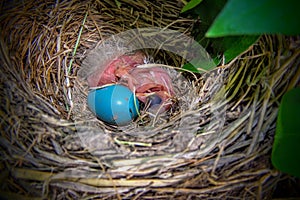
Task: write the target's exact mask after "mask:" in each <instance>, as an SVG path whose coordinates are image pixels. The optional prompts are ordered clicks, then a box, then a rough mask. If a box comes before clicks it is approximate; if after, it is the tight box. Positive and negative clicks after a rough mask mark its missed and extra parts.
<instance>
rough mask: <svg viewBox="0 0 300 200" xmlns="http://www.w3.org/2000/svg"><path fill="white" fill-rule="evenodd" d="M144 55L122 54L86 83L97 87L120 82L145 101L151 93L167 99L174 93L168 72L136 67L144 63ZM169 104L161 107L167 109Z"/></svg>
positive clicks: (139, 53)
mask: <svg viewBox="0 0 300 200" xmlns="http://www.w3.org/2000/svg"><path fill="white" fill-rule="evenodd" d="M144 58H145V55H144V54H143V53H141V52H136V53H135V54H133V55H122V56H120V57H118V58H116V59H114V60H113V61H112V62H110V63H109V64H108V65H107V67H106V68H105V69H104V70H103V69H102V70H101V69H99V70H98V71H96V72H95V73H94V74H92V75H91V76H90V77H88V84H89V86H90V87H97V86H101V85H105V84H110V83H121V84H123V85H126V86H128V87H129V89H130V90H131V91H133V92H135V94H136V97H137V98H138V99H139V100H140V101H142V102H144V103H146V101H147V97H148V96H149V95H152V94H156V95H158V96H159V97H160V98H161V100H162V102H165V101H167V100H168V99H170V98H172V96H173V95H174V89H173V87H172V80H171V78H170V76H169V74H168V73H167V72H166V71H165V70H164V69H162V68H159V67H154V68H147V69H145V68H137V66H138V65H142V64H144ZM169 107H170V105H166V106H164V107H163V109H162V111H164V110H167V109H168V108H169Z"/></svg>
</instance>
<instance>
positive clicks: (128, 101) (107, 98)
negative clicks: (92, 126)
mask: <svg viewBox="0 0 300 200" xmlns="http://www.w3.org/2000/svg"><path fill="white" fill-rule="evenodd" d="M87 101H88V106H89V108H90V109H91V111H92V112H93V113H94V114H95V115H96V116H97V117H98V118H99V119H100V120H102V121H104V122H106V123H109V124H113V125H119V126H122V125H127V124H129V123H130V122H132V120H134V119H135V118H136V117H137V116H138V112H139V111H138V110H137V109H139V102H138V100H137V99H136V98H135V97H134V94H133V93H132V92H131V91H130V90H129V88H128V87H125V86H123V85H118V84H116V85H109V86H105V87H102V88H97V89H94V90H91V91H89V94H88V100H87Z"/></svg>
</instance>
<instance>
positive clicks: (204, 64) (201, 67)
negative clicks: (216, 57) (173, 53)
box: [182, 59, 216, 73]
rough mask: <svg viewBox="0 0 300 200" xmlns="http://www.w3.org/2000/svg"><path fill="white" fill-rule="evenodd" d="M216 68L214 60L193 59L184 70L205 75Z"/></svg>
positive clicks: (184, 66)
mask: <svg viewBox="0 0 300 200" xmlns="http://www.w3.org/2000/svg"><path fill="white" fill-rule="evenodd" d="M215 67H216V65H215V63H214V61H213V60H202V59H200V60H199V59H198V60H196V59H193V60H191V62H189V63H186V64H185V65H183V66H182V68H183V69H185V70H188V71H190V72H194V73H203V72H206V71H209V70H212V69H214V68H215Z"/></svg>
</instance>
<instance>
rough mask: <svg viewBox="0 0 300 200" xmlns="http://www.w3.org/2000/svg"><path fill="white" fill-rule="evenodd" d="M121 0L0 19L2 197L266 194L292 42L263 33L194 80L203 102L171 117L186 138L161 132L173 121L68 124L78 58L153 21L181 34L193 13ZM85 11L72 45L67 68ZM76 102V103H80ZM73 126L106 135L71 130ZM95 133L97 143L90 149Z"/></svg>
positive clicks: (293, 62) (293, 68) (272, 178)
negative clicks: (143, 126)
mask: <svg viewBox="0 0 300 200" xmlns="http://www.w3.org/2000/svg"><path fill="white" fill-rule="evenodd" d="M121 3H122V4H121V5H122V6H121V9H119V8H118V7H117V5H116V4H115V2H114V1H112V2H110V1H106V2H105V3H101V2H98V1H96V2H93V1H87V2H79V1H78V2H77V1H73V2H68V1H66V2H61V3H59V4H55V3H54V2H53V3H43V2H37V1H34V2H32V4H30V3H28V4H26V5H25V4H20V5H19V6H17V7H14V8H10V9H8V10H6V12H5V14H3V15H2V16H1V19H4V20H1V21H3V23H2V24H1V30H2V35H3V36H4V37H3V38H4V39H3V38H2V39H1V54H0V55H1V64H2V66H3V67H2V68H1V111H2V112H1V130H3V131H1V140H0V145H1V165H0V167H1V170H3V171H4V172H6V173H4V175H3V176H4V178H3V179H2V183H4V186H3V187H2V188H1V190H2V191H1V196H5V197H11V198H20V197H22V198H26V197H28V198H30V199H32V198H33V197H37V198H41V197H46V196H48V197H51V198H56V199H64V198H86V199H90V198H104V199H109V198H123V199H126V198H128V199H129V198H136V199H147V198H154V197H155V198H160V199H170V198H183V199H187V198H212V199H213V198H225V197H226V198H231V197H232V198H234V197H235V198H241V199H242V198H249V199H252V198H253V199H255V198H268V197H269V195H270V194H271V193H272V191H273V189H274V187H275V185H276V183H277V182H278V181H279V180H280V179H281V178H282V176H280V173H279V172H277V171H275V170H273V169H272V167H271V166H270V162H269V155H270V150H271V146H272V141H273V139H272V138H273V134H274V129H275V119H276V114H277V107H278V102H279V100H280V98H281V96H282V94H283V93H284V91H287V90H288V89H290V88H292V87H295V86H296V85H299V80H298V77H299V73H300V72H299V68H298V67H297V66H299V50H298V49H299V38H297V37H294V38H289V37H282V36H263V37H262V38H261V39H260V40H259V42H258V43H257V44H256V45H254V46H253V47H252V48H251V49H249V51H248V52H246V53H245V54H243V55H241V56H240V57H239V58H238V59H236V60H235V61H234V62H232V63H230V64H229V65H227V66H220V67H219V68H218V69H216V70H215V71H212V72H209V73H207V74H205V75H204V76H202V77H200V78H199V79H198V80H194V81H192V84H193V87H194V89H195V90H196V93H197V94H198V96H197V98H199V99H200V100H201V101H200V102H199V104H197V106H196V107H194V111H195V112H193V111H192V112H186V115H182V116H180V117H179V119H186V121H189V119H195V118H197V119H198V121H197V123H195V125H196V126H197V132H196V133H191V132H189V129H190V127H183V128H182V129H177V130H175V131H174V130H173V128H170V127H172V126H174V124H175V125H176V123H170V124H165V125H164V126H163V127H154V128H153V129H152V130H151V131H152V132H154V133H159V134H155V135H154V136H153V137H150V138H147V137H141V136H143V135H144V134H138V135H137V136H135V137H134V136H133V135H132V134H122V133H120V132H116V131H115V129H114V128H110V127H107V126H102V125H100V126H99V121H92V119H90V118H91V117H90V118H85V119H90V120H91V121H88V120H82V121H75V122H74V121H73V120H71V119H72V117H74V116H73V115H72V112H74V110H72V109H70V100H71V99H68V95H67V94H68V90H69V88H71V92H72V94H81V95H83V96H84V92H83V91H84V85H82V83H81V82H80V81H79V80H78V79H76V74H77V71H78V69H79V68H80V63H81V61H82V59H83V58H84V55H86V53H87V50H88V49H92V48H93V47H95V46H96V45H97V43H98V42H99V41H101V39H103V38H105V37H108V36H110V35H111V34H115V33H119V32H121V31H123V30H125V29H127V28H131V27H140V26H144V27H149V26H153V25H156V26H160V27H168V28H172V29H174V30H179V31H181V32H185V33H189V30H190V27H191V26H190V24H191V20H188V19H178V13H179V10H180V9H179V8H178V7H176V6H177V5H176V2H174V3H168V4H163V5H164V6H160V4H161V3H162V2H160V1H155V2H142V1H137V2H135V3H133V2H131V3H129V2H127V1H122V2H121ZM144 5H148V6H146V7H145V6H144ZM111 7H112V8H111ZM149 8H151V9H149ZM171 8H172V9H171ZM2 9H4V8H2ZM158 11H159V12H158ZM162 11H165V12H162ZM86 13H88V18H87V21H86V23H85V29H84V31H83V33H82V37H81V41H80V46H79V48H78V51H77V53H76V55H75V57H74V64H73V67H72V69H71V71H70V72H69V73H66V71H68V70H67V69H68V63H69V62H70V60H71V59H72V57H71V54H72V50H73V47H74V45H75V43H76V39H77V36H78V30H79V27H80V26H81V22H82V20H83V18H84V15H85V14H86ZM99 13H100V14H99ZM6 44H7V45H6ZM6 46H8V47H7V48H6ZM162 57H166V56H165V55H163V56H162ZM168 57H169V58H168V59H169V60H168V61H166V62H168V64H170V65H173V64H174V63H175V64H174V65H175V66H180V65H178V63H181V60H180V59H181V58H177V57H174V55H170V56H168ZM170 58H172V59H170ZM164 61H165V60H164ZM176 63H177V64H176ZM67 78H69V80H70V85H66V84H65V80H66V79H67ZM217 78H220V80H222V81H224V85H222V86H224V89H222V90H220V86H219V85H218V84H216V83H217V82H216V81H215V80H216V79H217ZM208 94H214V98H209V97H211V96H210V95H208ZM224 94H225V95H226V100H225V102H224V101H221V100H222V98H220V96H221V95H224ZM225 95H224V96H225ZM221 97H222V96H221ZM77 100H78V104H79V105H85V98H81V97H80V96H79V98H77ZM80 100H81V102H80ZM189 100H190V99H189ZM218 100H220V101H218ZM212 103H214V105H217V106H214V108H215V109H216V110H215V112H222V111H223V110H224V109H225V111H226V112H225V115H226V118H225V119H226V120H225V121H223V122H222V123H224V126H220V125H219V123H220V118H218V117H215V118H214V116H212V115H211V105H212ZM224 103H225V104H224ZM215 116H217V115H215ZM179 121H180V120H179ZM186 121H184V122H186ZM87 122H88V123H90V122H91V123H94V124H95V126H96V127H97V129H93V128H92V127H91V126H89V125H87V124H85V123H87ZM220 127H221V129H220ZM78 130H82V131H81V132H82V133H84V134H90V133H93V132H92V131H95V133H97V131H98V132H99V130H100V131H101V133H105V134H94V136H98V138H96V139H95V138H92V137H80V136H79V135H78V134H77V133H78ZM123 131H124V130H123ZM187 136H188V137H187ZM82 138H86V139H87V141H86V143H92V142H93V141H96V143H95V144H94V145H95V147H97V148H95V150H94V151H92V153H91V149H87V148H86V147H85V146H84V145H82ZM137 139H138V140H137ZM97 140H100V141H105V142H102V143H101V148H100V149H99V146H100V145H99V142H98V141H97ZM178 141H182V142H178ZM138 142H139V143H138ZM148 144H152V145H151V147H149V146H147V145H148ZM14 193H15V194H14Z"/></svg>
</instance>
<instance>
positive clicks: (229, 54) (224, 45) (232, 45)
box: [212, 35, 259, 64]
mask: <svg viewBox="0 0 300 200" xmlns="http://www.w3.org/2000/svg"><path fill="white" fill-rule="evenodd" d="M258 38H259V36H256V35H255V36H228V37H223V38H219V39H218V40H213V42H212V43H213V45H214V47H215V48H216V50H218V52H219V53H222V52H224V53H223V55H224V58H225V64H226V63H228V62H230V61H232V60H233V59H234V58H235V57H237V56H238V55H240V54H241V53H243V52H244V51H246V50H247V49H248V48H249V47H250V46H251V45H252V44H254V43H255V42H256V41H257V40H258Z"/></svg>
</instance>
